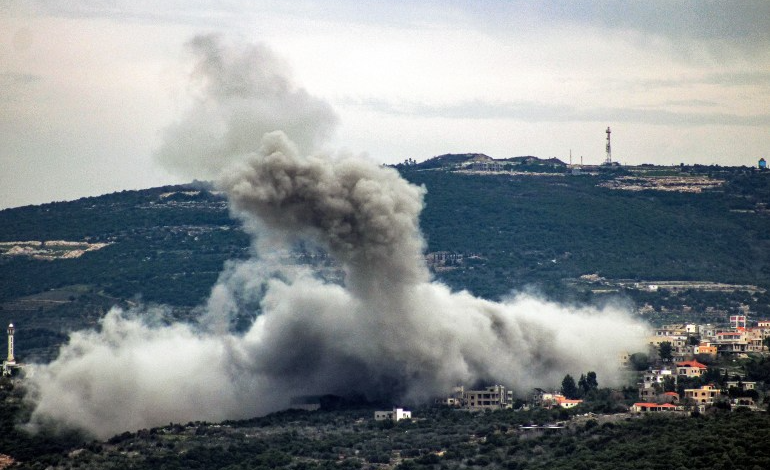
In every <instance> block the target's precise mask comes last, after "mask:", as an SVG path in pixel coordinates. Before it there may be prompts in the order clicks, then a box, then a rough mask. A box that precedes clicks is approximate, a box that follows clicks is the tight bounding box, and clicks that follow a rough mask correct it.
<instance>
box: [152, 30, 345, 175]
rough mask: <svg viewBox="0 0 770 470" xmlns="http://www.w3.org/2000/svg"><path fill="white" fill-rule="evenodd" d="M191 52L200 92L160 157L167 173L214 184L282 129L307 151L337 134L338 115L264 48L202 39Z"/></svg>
mask: <svg viewBox="0 0 770 470" xmlns="http://www.w3.org/2000/svg"><path fill="white" fill-rule="evenodd" d="M187 49H188V51H189V53H190V54H191V55H192V56H193V58H194V66H193V69H192V72H191V83H192V87H193V88H194V89H195V90H196V91H197V92H196V93H195V97H194V101H193V105H192V107H191V109H189V110H188V111H187V112H186V113H185V115H184V116H183V117H182V118H181V119H180V120H179V121H178V122H176V123H175V124H173V125H171V126H169V127H168V128H167V129H166V130H165V133H164V139H163V144H162V145H161V147H160V148H159V149H158V151H157V152H156V154H155V157H156V160H157V161H159V162H160V163H161V164H163V165H164V166H165V167H166V168H168V169H170V170H172V171H174V172H177V173H179V174H181V175H183V176H187V177H192V178H203V179H211V178H215V177H216V176H217V175H218V174H219V172H220V171H221V170H222V168H223V167H225V166H227V165H228V164H230V163H232V162H234V161H237V160H239V159H241V158H243V157H244V156H246V155H248V154H250V153H252V152H253V151H254V150H256V149H257V148H259V145H260V141H261V139H262V135H263V134H265V133H266V132H271V131H276V130H282V131H284V132H286V133H287V134H289V135H291V136H292V139H293V141H294V142H295V144H296V145H298V146H299V148H300V150H301V151H302V152H304V153H308V152H310V151H311V150H313V149H315V148H316V146H317V145H318V144H320V143H321V142H323V141H324V140H325V139H327V138H328V137H329V136H331V134H332V132H333V131H334V129H335V127H336V125H337V121H338V118H337V116H336V115H335V113H334V111H333V110H332V108H331V106H329V105H328V104H327V103H326V102H324V101H322V100H320V99H318V98H315V97H313V96H311V95H310V94H309V93H308V92H307V91H305V90H304V89H302V88H299V87H296V86H295V85H294V84H293V83H292V79H291V74H290V73H289V70H288V66H287V65H286V64H285V63H284V62H283V61H282V60H281V59H279V58H278V57H276V55H275V54H273V52H272V51H271V50H270V49H269V48H268V47H267V46H265V45H264V44H250V45H246V46H242V45H233V44H227V43H226V42H225V41H224V40H223V39H222V38H221V37H219V36H216V35H201V36H196V37H194V38H193V39H192V40H191V41H189V42H188V43H187Z"/></svg>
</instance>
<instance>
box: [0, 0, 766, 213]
mask: <svg viewBox="0 0 770 470" xmlns="http://www.w3.org/2000/svg"><path fill="white" fill-rule="evenodd" d="M201 33H203V34H210V33H220V34H222V35H223V37H226V38H227V40H228V41H230V42H232V43H244V44H255V43H262V44H264V45H266V46H268V47H269V48H270V49H272V51H273V52H274V53H275V55H277V56H279V57H281V58H282V59H283V60H284V61H285V63H286V66H287V68H288V69H290V70H291V72H292V76H293V83H294V86H296V87H298V88H304V89H305V91H307V93H309V94H310V95H312V96H314V97H316V98H318V99H319V100H323V101H325V102H327V103H328V104H329V105H330V106H331V108H332V109H333V110H334V112H335V113H336V114H337V117H338V125H337V127H336V130H335V132H334V134H333V136H332V138H331V139H330V140H329V141H328V142H326V144H325V148H326V149H328V150H332V151H336V150H338V149H346V150H349V151H352V152H354V153H361V154H365V156H364V157H362V158H371V159H374V160H375V161H377V162H382V163H395V162H400V161H403V160H404V159H406V158H413V159H415V160H418V161H421V160H425V159H427V158H430V157H432V156H435V155H440V154H444V153H461V152H482V153H486V154H487V155H490V156H491V157H494V158H504V157H512V156H519V155H535V156H538V157H542V158H549V157H558V158H561V159H562V160H564V161H568V160H569V153H570V150H571V151H572V154H573V156H574V157H573V158H574V161H575V162H577V161H578V160H579V158H580V156H582V157H583V161H584V162H585V163H600V162H601V161H602V160H603V159H604V143H605V137H606V135H605V132H604V131H605V129H606V128H607V126H611V127H612V139H613V157H614V160H617V161H620V162H621V163H624V164H640V163H658V164H679V163H680V162H684V163H702V164H720V165H747V166H752V165H756V163H757V160H758V159H759V158H760V157H765V158H767V157H768V156H769V155H770V104H769V103H770V2H768V1H766V0H758V1H753V2H743V1H729V2H728V1H719V2H710V1H703V0H701V1H695V0H692V1H674V0H671V1H662V0H661V1H651V0H649V1H612V2H610V1H592V2H581V1H571V0H569V1H568V0H562V1H552V2H531V1H502V0H476V1H473V2H468V1H463V2H461V1H441V2H439V1H419V0H411V1H406V0H404V1H402V0H387V1H363V0H331V1H323V2H321V1H297V0H294V1H291V2H285V1H246V0H243V1H238V0H231V1H226V2H223V1H216V2H215V1H207V0H197V1H178V2H177V1H166V2H162V1H140V0H132V1H121V0H112V1H76V0H70V1H67V2H51V1H39V2H32V1H16V0H4V1H3V2H2V3H0V208H3V207H15V206H20V205H25V204H38V203H43V202H50V201H53V200H68V199H74V198H77V197H81V196H86V195H97V194H103V193H106V192H112V191H116V190H121V189H133V188H146V187H151V186H156V185H160V184H164V183H173V182H185V181H187V180H189V178H188V177H186V176H180V175H174V174H171V173H169V172H167V171H166V170H165V169H163V167H161V166H160V165H159V164H158V163H157V162H156V161H155V160H154V158H153V153H154V152H157V149H158V148H159V147H160V145H161V138H162V135H163V130H164V129H166V128H168V127H169V126H171V125H173V124H174V123H175V122H177V121H178V120H179V119H180V118H181V116H183V115H184V113H185V111H189V109H191V103H192V100H193V99H194V93H193V91H194V90H192V87H191V83H190V74H191V57H190V55H189V51H186V49H185V47H184V45H185V44H186V43H188V42H189V41H190V39H191V38H192V37H194V36H195V35H197V34H201Z"/></svg>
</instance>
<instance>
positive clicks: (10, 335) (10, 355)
mask: <svg viewBox="0 0 770 470" xmlns="http://www.w3.org/2000/svg"><path fill="white" fill-rule="evenodd" d="M14 331H15V328H14V327H13V323H11V324H10V325H8V361H6V362H14V358H13V332H14Z"/></svg>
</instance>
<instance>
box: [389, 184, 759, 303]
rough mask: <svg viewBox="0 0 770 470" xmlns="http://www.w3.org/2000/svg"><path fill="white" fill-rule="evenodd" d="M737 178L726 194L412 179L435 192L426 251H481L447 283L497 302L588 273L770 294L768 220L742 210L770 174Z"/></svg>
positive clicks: (426, 222)
mask: <svg viewBox="0 0 770 470" xmlns="http://www.w3.org/2000/svg"><path fill="white" fill-rule="evenodd" d="M735 171H736V174H735V175H733V176H732V178H733V179H732V180H731V182H730V184H728V185H727V186H726V187H725V188H723V190H721V191H711V192H708V191H707V192H703V193H699V194H694V193H677V192H662V191H641V192H634V191H617V190H610V189H607V188H603V187H598V186H597V183H599V182H601V181H602V180H603V179H605V178H609V177H610V176H607V175H604V176H602V175H600V176H585V175H584V176H553V177H532V176H526V175H524V176H522V175H465V174H458V173H451V172H445V171H405V172H404V176H405V177H406V178H407V179H409V180H410V181H411V182H413V183H415V184H422V185H425V187H426V188H427V189H428V194H427V195H426V207H425V210H424V212H423V216H422V222H423V227H424V228H425V232H426V234H425V235H426V238H427V241H428V250H429V251H450V252H459V253H464V254H466V255H472V254H477V255H479V258H477V259H469V260H468V262H467V263H466V264H465V265H464V266H462V267H461V268H460V269H456V270H454V271H449V272H447V273H446V274H443V278H445V279H447V281H448V282H450V283H451V284H452V285H453V286H455V287H458V288H459V287H467V288H469V289H471V290H472V291H473V292H475V293H477V294H480V295H484V296H489V297H496V296H499V295H504V294H505V293H507V292H508V291H509V290H511V289H515V288H521V287H522V286H524V285H527V284H541V285H544V286H546V288H547V286H549V285H550V286H557V287H556V288H553V289H551V290H552V291H557V290H560V287H561V286H560V284H559V282H558V281H559V280H561V279H564V278H574V277H577V276H580V275H582V274H588V273H598V274H599V275H601V276H604V277H607V278H628V279H666V280H692V279H696V280H707V281H721V282H730V283H737V284H758V285H761V286H765V287H770V249H768V248H770V233H768V231H767V230H766V227H767V224H768V218H767V215H759V214H756V213H746V212H736V210H740V209H745V208H746V207H747V206H751V207H753V204H756V202H759V201H760V200H761V201H765V202H767V201H768V189H767V186H768V181H770V172H763V173H762V174H759V173H757V172H751V171H748V170H747V171H745V172H742V171H739V170H735ZM744 173H746V174H744ZM744 193H748V194H751V195H752V196H751V197H752V199H747V196H745V195H744ZM754 199H757V200H756V201H755V200H754ZM549 293H552V292H549Z"/></svg>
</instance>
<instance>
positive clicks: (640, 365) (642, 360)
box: [629, 352, 650, 371]
mask: <svg viewBox="0 0 770 470" xmlns="http://www.w3.org/2000/svg"><path fill="white" fill-rule="evenodd" d="M629 362H630V363H631V367H633V368H634V370H635V371H642V370H647V368H648V367H650V358H649V356H647V354H645V353H641V352H638V353H634V354H631V357H630V358H629Z"/></svg>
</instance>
